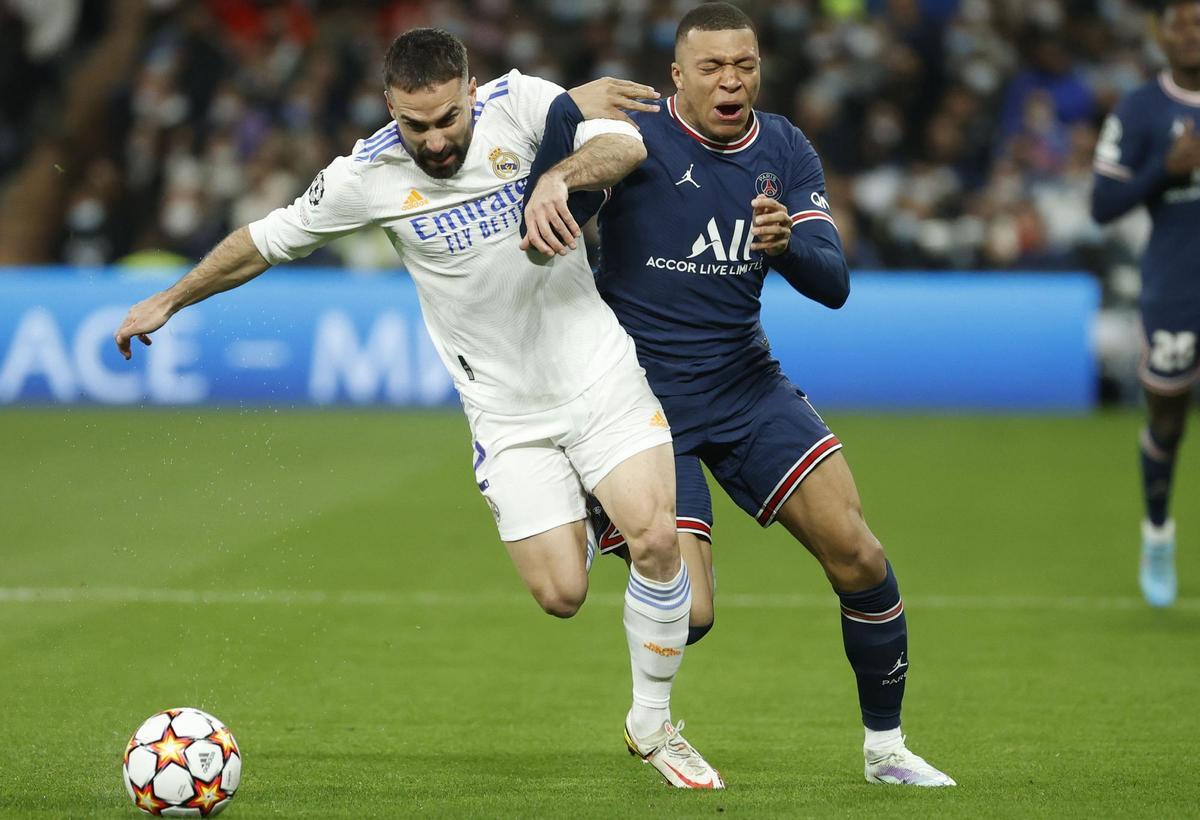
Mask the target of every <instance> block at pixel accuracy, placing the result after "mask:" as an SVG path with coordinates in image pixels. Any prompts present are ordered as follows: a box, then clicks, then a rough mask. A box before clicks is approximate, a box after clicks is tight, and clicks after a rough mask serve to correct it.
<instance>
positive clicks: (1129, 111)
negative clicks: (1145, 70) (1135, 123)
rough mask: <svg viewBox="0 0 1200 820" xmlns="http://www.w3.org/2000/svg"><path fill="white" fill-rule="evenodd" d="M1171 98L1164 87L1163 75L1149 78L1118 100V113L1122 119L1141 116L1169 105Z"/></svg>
mask: <svg viewBox="0 0 1200 820" xmlns="http://www.w3.org/2000/svg"><path fill="white" fill-rule="evenodd" d="M1170 102H1171V98H1170V97H1169V96H1168V94H1167V92H1166V89H1165V88H1164V87H1163V78H1162V75H1159V76H1156V77H1154V78H1153V79H1150V80H1147V81H1146V82H1144V83H1142V84H1141V85H1139V86H1138V87H1136V88H1134V89H1133V90H1131V91H1129V92H1127V93H1126V94H1125V96H1123V97H1121V99H1120V100H1119V101H1118V102H1117V108H1116V111H1117V114H1118V116H1120V117H1121V118H1122V119H1126V118H1129V119H1134V118H1140V117H1141V116H1143V115H1145V114H1150V113H1152V112H1154V111H1157V110H1160V109H1162V108H1163V107H1164V106H1167V105H1169V104H1170Z"/></svg>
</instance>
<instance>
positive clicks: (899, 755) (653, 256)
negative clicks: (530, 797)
mask: <svg viewBox="0 0 1200 820" xmlns="http://www.w3.org/2000/svg"><path fill="white" fill-rule="evenodd" d="M675 42H676V45H675V63H674V64H673V65H672V76H673V78H674V81H675V85H676V88H677V90H678V93H677V94H676V95H675V96H674V97H672V98H670V99H669V100H667V103H666V105H663V106H662V107H661V110H660V111H659V112H657V113H653V114H635V115H634V119H635V121H636V123H637V125H638V127H639V128H640V130H641V133H642V136H643V139H644V141H645V144H646V146H647V152H648V159H647V160H646V161H645V162H644V163H643V164H642V165H641V167H640V168H639V169H637V170H635V171H634V172H632V173H631V174H630V175H629V176H627V177H626V178H625V179H624V180H623V181H622V182H620V183H619V184H618V185H617V186H616V187H615V188H614V189H613V191H612V192H611V198H609V199H608V201H607V202H606V203H605V204H604V207H603V208H602V210H601V211H600V227H601V266H600V271H599V273H598V275H597V285H598V287H599V288H600V292H601V295H602V296H603V297H604V299H605V301H607V302H608V304H609V305H610V306H611V307H612V308H613V310H614V312H615V313H616V314H617V316H618V318H619V319H620V320H621V323H622V324H623V325H624V327H625V328H626V329H627V330H628V331H629V333H630V335H632V336H633V337H634V340H635V342H636V344H637V349H638V357H639V359H640V361H641V363H642V366H643V367H644V368H645V369H646V371H647V377H648V379H649V381H650V385H651V387H652V388H653V389H654V392H655V394H656V395H658V396H659V398H660V400H661V402H662V404H663V409H664V410H665V411H666V414H667V420H668V422H669V423H670V425H671V429H672V433H673V436H674V447H675V456H676V485H677V515H678V519H679V521H678V527H679V530H680V546H681V550H682V551H683V553H684V556H685V559H686V560H687V561H688V562H689V564H691V566H690V567H689V572H690V574H691V575H692V577H693V613H692V614H693V617H692V625H693V633H694V634H693V638H694V639H697V638H698V637H700V636H701V635H702V634H703V632H704V631H705V630H706V628H707V626H709V625H711V623H712V574H711V551H710V546H709V542H710V540H711V528H712V505H711V500H710V498H709V494H708V487H707V484H706V482H705V479H704V475H703V472H702V470H701V462H703V463H704V464H706V465H707V466H708V468H709V470H710V471H711V472H712V473H713V475H714V477H715V478H716V479H717V481H718V483H720V484H721V486H722V487H723V488H724V489H725V491H726V492H727V493H729V495H730V496H731V497H732V498H733V500H734V501H735V502H737V504H738V505H739V506H740V507H741V508H742V509H744V510H745V511H746V512H748V513H749V514H750V515H752V516H754V517H755V518H756V519H757V520H758V522H759V523H760V524H762V525H763V526H764V527H765V526H768V525H770V524H771V523H773V522H774V521H775V520H779V521H780V522H782V523H783V525H784V527H785V528H786V529H787V530H788V531H789V532H790V533H792V535H793V536H795V537H796V539H797V540H799V541H800V542H801V543H803V544H804V545H805V546H806V547H807V548H808V549H809V550H810V551H811V552H812V553H813V555H815V556H816V557H817V559H818V560H819V561H820V562H821V565H822V567H823V568H824V570H825V573H826V575H827V577H828V578H829V581H830V583H831V584H832V585H833V587H834V590H835V591H836V592H837V594H838V596H839V598H840V599H841V623H842V633H843V637H844V643H845V647H846V654H847V657H848V658H849V660H850V663H851V666H852V667H853V669H854V672H855V675H856V677H857V680H858V691H859V701H860V705H861V711H862V717H863V723H864V725H865V729H866V738H865V743H864V753H865V774H866V777H867V779H868V780H869V781H871V782H876V783H892V784H913V785H921V786H950V785H954V781H953V780H952V779H951V778H950V777H948V776H947V775H945V774H944V773H942V772H941V771H939V770H937V769H936V768H934V767H933V766H931V765H930V764H928V763H927V762H925V761H924V760H922V759H921V758H920V757H918V756H917V755H915V754H913V753H912V752H910V751H909V750H908V749H907V748H906V746H905V744H904V738H903V737H902V735H901V733H900V704H901V700H902V698H903V693H904V682H905V678H906V676H907V672H908V663H909V657H908V639H907V627H906V624H905V618H904V604H903V602H902V601H901V598H900V593H899V589H898V587H897V584H896V578H895V575H894V574H893V572H892V569H891V566H890V564H889V563H888V561H887V559H886V557H885V555H884V552H883V548H882V546H881V545H880V543H879V541H878V540H877V539H876V538H875V536H874V535H873V534H872V533H871V531H870V530H869V529H868V528H867V525H866V522H865V520H864V519H863V515H862V511H861V507H860V503H859V497H858V492H857V490H856V488H855V485H854V480H853V478H852V477H851V474H850V470H849V467H848V466H847V464H846V460H845V458H844V457H843V456H842V454H841V453H840V452H839V450H840V449H841V446H842V445H841V442H839V441H838V439H837V437H836V436H834V434H833V433H832V432H830V430H829V428H828V427H827V426H826V425H825V422H824V421H823V420H822V419H821V417H820V416H819V415H818V414H817V412H816V410H815V409H813V407H812V405H811V404H810V403H809V402H808V399H807V397H806V396H805V394H804V393H803V392H801V391H800V389H798V388H797V387H796V386H795V385H793V384H792V383H791V382H790V381H788V379H787V378H786V377H785V376H784V375H783V373H782V372H781V370H780V367H779V364H778V362H776V361H775V359H774V358H773V357H772V356H771V352H770V347H769V345H768V342H767V339H766V336H765V334H764V332H763V329H762V326H761V324H760V323H759V310H760V302H759V298H760V295H761V292H762V284H763V279H764V277H765V276H766V274H767V272H768V270H775V271H777V272H778V273H780V274H781V275H782V276H783V277H784V278H785V279H786V280H787V281H788V283H789V284H791V286H792V287H794V288H795V289H796V290H798V291H799V292H800V293H802V294H804V295H805V296H808V297H809V298H812V299H814V300H816V301H818V302H820V303H821V304H824V305H826V306H828V307H831V308H837V307H840V306H841V305H842V304H843V303H844V302H845V300H846V298H847V296H848V295H849V275H848V272H847V268H846V262H845V259H844V257H843V254H842V248H841V243H840V241H839V239H838V233H837V228H836V226H835V225H834V222H833V219H832V217H831V216H830V214H829V205H828V202H827V201H826V199H825V190H824V189H825V183H824V175H823V172H822V170H821V163H820V160H819V159H818V158H817V155H816V152H815V151H813V148H812V146H811V145H810V144H809V142H808V140H807V139H806V138H805V137H804V135H803V134H801V133H800V131H799V130H798V129H796V128H795V127H794V126H793V125H791V123H789V122H788V121H787V120H786V119H784V118H783V117H779V116H775V115H771V114H763V113H761V112H757V111H754V110H753V108H752V106H753V104H754V100H755V98H756V97H757V95H758V89H759V83H760V78H759V54H758V42H757V38H756V35H755V33H754V29H753V25H752V23H751V21H750V19H749V18H748V17H746V15H745V14H744V13H742V12H741V11H739V10H738V9H736V8H735V7H733V6H730V5H727V4H724V3H710V4H706V5H703V6H700V7H698V8H696V9H694V10H693V11H691V12H689V13H688V14H687V15H685V16H684V17H683V19H682V20H681V21H680V24H679V28H678V31H677V35H676V41H675ZM580 120H582V115H580V114H579V112H578V111H577V110H575V109H574V106H573V105H572V104H571V102H570V100H569V98H567V97H566V96H565V95H563V96H560V97H559V98H558V100H556V102H555V104H554V105H552V106H551V109H550V113H549V115H548V117H547V130H546V133H545V137H544V140H543V143H542V149H541V152H540V153H539V155H538V157H537V159H536V160H535V162H534V167H533V174H532V175H531V180H533V179H534V178H535V177H536V176H537V175H538V174H539V173H543V172H544V173H543V175H542V176H541V179H540V180H539V181H538V182H537V185H536V187H535V186H532V185H531V189H532V194H531V195H528V200H527V210H526V217H527V221H528V223H529V233H528V234H527V236H526V242H527V244H530V245H533V246H534V247H537V248H538V249H540V250H542V251H543V252H551V251H554V250H556V249H557V248H556V245H557V246H561V244H562V242H563V241H564V240H565V239H567V238H569V236H568V235H567V234H571V235H577V234H578V225H579V224H582V222H583V221H584V219H585V218H586V216H587V215H588V214H589V212H594V209H595V207H596V206H597V205H598V203H597V202H596V201H595V199H592V200H591V201H588V200H587V195H584V197H582V198H581V197H579V196H578V195H573V197H574V199H573V200H571V206H572V207H571V210H572V212H573V214H574V215H572V214H567V213H561V212H560V213H559V214H558V215H557V217H558V219H559V220H560V224H561V225H562V226H563V227H562V231H563V232H564V236H562V237H554V236H548V235H547V234H546V231H545V230H544V229H542V228H539V227H538V226H539V225H542V226H544V224H545V223H546V220H545V219H544V218H541V217H540V216H539V217H538V218H536V219H534V218H533V217H532V216H531V215H533V214H541V213H543V212H544V210H545V207H546V205H545V203H546V202H547V201H549V200H550V199H551V194H553V193H554V192H555V191H556V190H557V189H558V188H559V187H560V186H561V185H562V182H561V180H559V179H557V178H556V173H555V168H554V167H552V166H553V164H554V162H556V161H557V160H558V159H559V158H561V157H563V156H565V155H566V153H568V152H569V150H570V146H571V144H572V142H571V135H572V133H573V128H574V126H575V125H576V124H577V123H578V122H579V121H580ZM547 168H549V170H547ZM560 201H561V200H560ZM535 223H536V224H535ZM621 541H622V536H621V535H620V534H619V533H618V532H616V531H615V530H614V529H612V528H611V527H609V528H607V531H605V532H603V533H602V541H601V546H602V547H603V548H606V549H612V548H614V547H616V546H618V545H619V544H620V543H621ZM705 607H707V610H706V611H705ZM698 615H699V617H697V616H698ZM706 619H707V623H705V620H706ZM639 741H640V739H639V738H637V737H635V736H634V735H633V734H632V733H631V732H630V731H629V729H628V727H627V729H626V742H627V744H628V746H629V748H630V751H631V752H633V753H635V754H639V755H640V754H642V753H643V749H642V744H641V743H640V742H639Z"/></svg>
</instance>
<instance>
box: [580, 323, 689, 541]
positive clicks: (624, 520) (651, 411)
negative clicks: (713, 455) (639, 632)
mask: <svg viewBox="0 0 1200 820" xmlns="http://www.w3.org/2000/svg"><path fill="white" fill-rule="evenodd" d="M577 402H580V403H582V405H583V406H584V407H585V408H586V411H587V418H586V421H585V422H584V423H583V424H582V425H581V427H580V429H579V431H578V434H577V435H574V436H573V437H571V439H570V441H568V442H567V443H566V444H565V445H564V447H565V450H566V453H567V456H568V457H569V458H570V460H571V463H572V465H573V466H574V468H575V470H576V472H578V474H579V477H580V479H581V481H582V482H583V485H584V487H586V488H587V490H588V491H589V492H591V493H592V494H593V495H595V496H596V498H597V499H599V501H600V503H601V504H602V505H603V506H604V510H605V511H606V512H607V513H608V515H609V517H610V518H611V519H612V521H613V523H614V524H615V525H616V527H617V528H618V529H620V530H621V531H622V532H623V533H624V534H625V537H626V538H627V539H628V541H629V545H630V547H631V550H633V551H634V552H636V551H637V549H638V546H639V542H640V541H642V540H643V539H644V537H645V536H646V535H647V534H648V533H655V534H656V536H657V537H658V539H659V540H662V533H663V531H666V532H670V533H672V536H671V541H672V543H673V542H674V536H673V533H674V529H675V465H674V453H673V452H672V449H671V431H670V428H669V427H668V425H667V419H666V416H665V415H664V413H663V410H662V405H661V404H660V403H659V401H658V399H657V398H655V396H654V394H653V393H652V392H651V391H650V386H649V385H648V384H647V383H646V377H645V371H643V370H642V368H641V366H640V365H639V364H638V362H637V356H636V353H635V352H634V349H633V346H632V345H631V346H630V348H629V352H628V354H627V355H626V356H625V357H624V358H623V359H622V360H621V362H620V363H618V365H617V366H616V367H614V368H613V369H612V370H611V371H609V373H608V374H606V375H605V376H604V378H602V379H601V380H600V381H599V382H597V383H596V384H595V385H593V386H592V387H590V388H589V389H588V390H587V391H585V393H584V394H583V396H581V397H580V399H578V400H577ZM634 560H635V561H636V560H637V556H636V554H635V555H634Z"/></svg>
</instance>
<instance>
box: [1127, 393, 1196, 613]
mask: <svg viewBox="0 0 1200 820" xmlns="http://www.w3.org/2000/svg"><path fill="white" fill-rule="evenodd" d="M1190 404H1191V390H1190V389H1188V390H1185V391H1184V392H1182V393H1179V394H1177V395H1165V394H1161V393H1156V392H1153V391H1151V390H1147V391H1146V409H1147V410H1148V411H1149V419H1148V424H1147V425H1146V429H1144V430H1143V431H1142V435H1141V440H1140V442H1139V445H1140V450H1141V463H1142V494H1143V498H1144V501H1145V505H1146V517H1145V519H1143V520H1142V558H1141V566H1140V569H1139V571H1138V581H1139V584H1140V586H1141V588H1142V595H1143V596H1144V597H1145V598H1146V602H1147V603H1149V604H1150V605H1151V606H1170V605H1171V604H1173V603H1174V602H1175V594H1176V591H1177V581H1176V578H1175V522H1174V521H1173V520H1172V519H1171V517H1170V515H1169V513H1168V506H1169V504H1170V500H1171V481H1172V478H1173V477H1174V473H1175V457H1176V454H1177V453H1178V452H1179V443H1180V441H1181V440H1182V439H1183V433H1184V429H1185V428H1186V426H1187V414H1188V408H1189V406H1190Z"/></svg>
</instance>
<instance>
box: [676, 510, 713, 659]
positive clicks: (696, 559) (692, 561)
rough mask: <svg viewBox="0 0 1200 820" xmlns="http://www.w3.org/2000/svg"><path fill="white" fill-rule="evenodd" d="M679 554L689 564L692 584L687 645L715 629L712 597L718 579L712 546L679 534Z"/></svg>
mask: <svg viewBox="0 0 1200 820" xmlns="http://www.w3.org/2000/svg"><path fill="white" fill-rule="evenodd" d="M679 554H680V555H681V556H682V557H683V563H685V564H687V568H688V577H689V578H690V579H691V581H692V611H691V612H690V613H689V614H688V645H689V646H691V645H692V644H694V643H696V642H697V641H698V640H700V639H701V638H703V637H704V636H705V635H706V634H708V631H709V630H710V629H712V627H713V619H714V618H715V615H716V613H715V610H714V608H713V594H714V593H715V591H716V578H715V576H714V574H713V562H712V544H710V543H708V542H707V541H705V540H704V539H703V538H701V537H700V536H698V535H694V534H692V533H690V532H681V533H679Z"/></svg>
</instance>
